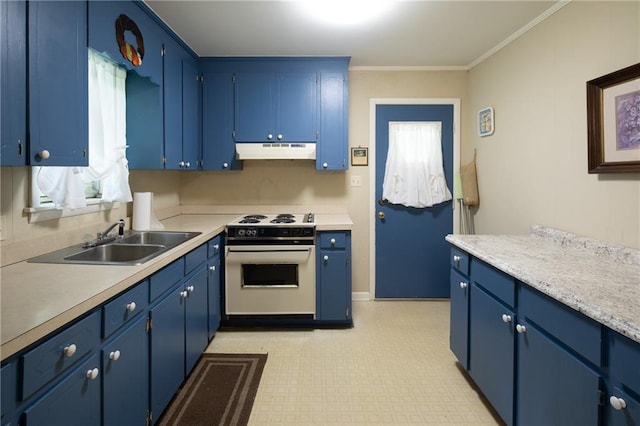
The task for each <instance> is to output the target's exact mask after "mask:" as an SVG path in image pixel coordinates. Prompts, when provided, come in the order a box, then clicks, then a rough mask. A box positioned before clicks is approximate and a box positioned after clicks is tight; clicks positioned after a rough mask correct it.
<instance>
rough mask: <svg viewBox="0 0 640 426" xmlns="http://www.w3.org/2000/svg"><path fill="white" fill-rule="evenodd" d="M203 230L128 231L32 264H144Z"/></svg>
mask: <svg viewBox="0 0 640 426" xmlns="http://www.w3.org/2000/svg"><path fill="white" fill-rule="evenodd" d="M200 234H201V233H200V232H176V231H127V232H125V235H124V237H123V238H118V239H115V240H113V241H110V242H108V243H106V244H100V245H96V246H94V247H84V246H82V245H74V246H71V247H66V248H63V249H60V250H56V251H52V252H50V253H45V254H43V255H41V256H36V257H32V258H31V259H28V260H27V262H30V263H59V264H74V263H79V264H89V265H127V266H131V265H141V264H143V263H145V262H147V261H149V260H151V259H153V258H154V257H156V256H159V255H160V254H162V253H164V252H166V251H167V250H170V249H172V248H174V247H176V246H178V245H180V244H182V243H184V242H186V241H188V240H190V239H191V238H194V237H196V236H198V235H200Z"/></svg>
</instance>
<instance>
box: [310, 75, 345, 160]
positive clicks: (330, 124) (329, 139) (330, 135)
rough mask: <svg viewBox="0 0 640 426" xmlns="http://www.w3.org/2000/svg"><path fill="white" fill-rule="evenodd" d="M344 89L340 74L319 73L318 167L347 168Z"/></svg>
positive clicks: (342, 77) (342, 76)
mask: <svg viewBox="0 0 640 426" xmlns="http://www.w3.org/2000/svg"><path fill="white" fill-rule="evenodd" d="M347 114H348V111H347V91H346V78H345V75H344V74H342V73H322V74H320V138H319V139H318V145H317V147H316V169H317V170H346V169H347V168H348V167H349V163H348V140H347Z"/></svg>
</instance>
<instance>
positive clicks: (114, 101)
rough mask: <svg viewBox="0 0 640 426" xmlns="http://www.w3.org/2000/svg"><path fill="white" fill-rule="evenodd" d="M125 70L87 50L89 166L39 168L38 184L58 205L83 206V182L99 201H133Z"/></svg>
mask: <svg viewBox="0 0 640 426" xmlns="http://www.w3.org/2000/svg"><path fill="white" fill-rule="evenodd" d="M126 78H127V72H126V70H124V69H122V68H120V67H118V66H117V65H116V64H114V63H113V62H111V61H109V60H108V59H106V58H104V57H103V56H101V55H100V54H98V53H96V52H94V51H92V50H91V49H89V167H41V169H40V171H39V173H38V186H39V187H40V190H41V191H42V193H43V194H44V195H47V196H48V197H50V198H51V199H52V201H53V202H54V203H55V204H56V206H58V207H62V208H70V209H77V208H83V207H86V199H85V197H84V195H83V194H84V189H83V188H84V184H85V183H91V182H94V181H100V182H101V187H102V198H101V200H102V201H105V202H115V201H122V202H129V201H133V197H132V196H131V189H130V187H129V168H128V165H127V164H128V163H127V158H126V146H127V143H126V86H125V83H126Z"/></svg>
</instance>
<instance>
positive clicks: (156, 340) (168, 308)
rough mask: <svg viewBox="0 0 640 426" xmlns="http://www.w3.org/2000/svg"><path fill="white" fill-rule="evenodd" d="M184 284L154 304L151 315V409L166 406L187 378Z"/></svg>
mask: <svg viewBox="0 0 640 426" xmlns="http://www.w3.org/2000/svg"><path fill="white" fill-rule="evenodd" d="M185 303H186V292H185V291H184V289H183V286H182V285H179V286H178V287H177V288H175V289H174V290H172V291H171V292H170V293H169V294H168V296H167V297H166V298H165V299H163V300H162V301H161V302H160V303H158V304H157V305H156V306H155V307H153V308H152V309H151V311H150V315H151V324H152V325H151V337H150V338H151V354H150V357H151V360H150V361H151V412H152V413H153V414H154V417H155V416H159V415H160V413H162V411H163V410H164V409H165V408H166V406H167V404H168V403H169V401H170V400H171V398H172V397H173V394H174V393H175V391H176V389H178V388H179V387H180V385H181V384H182V381H183V380H184V377H185V375H184V353H185V352H184V309H185Z"/></svg>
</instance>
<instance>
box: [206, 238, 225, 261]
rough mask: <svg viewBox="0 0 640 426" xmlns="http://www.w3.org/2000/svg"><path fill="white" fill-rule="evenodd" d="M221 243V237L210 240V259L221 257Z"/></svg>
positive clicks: (208, 248)
mask: <svg viewBox="0 0 640 426" xmlns="http://www.w3.org/2000/svg"><path fill="white" fill-rule="evenodd" d="M221 242H222V238H221V236H220V235H218V236H217V237H214V238H212V239H210V240H209V242H208V243H207V250H208V254H207V257H208V258H209V259H211V258H212V257H216V256H219V255H220V247H221Z"/></svg>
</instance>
